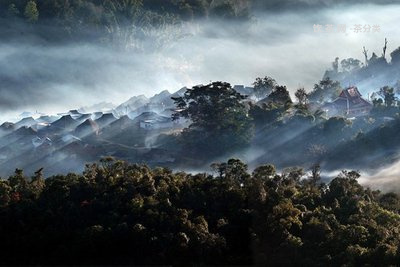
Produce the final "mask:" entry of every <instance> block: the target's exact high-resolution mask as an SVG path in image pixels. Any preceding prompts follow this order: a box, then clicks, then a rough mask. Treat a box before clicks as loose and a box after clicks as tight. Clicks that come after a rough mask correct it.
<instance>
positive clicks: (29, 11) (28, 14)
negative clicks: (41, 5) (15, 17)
mask: <svg viewBox="0 0 400 267" xmlns="http://www.w3.org/2000/svg"><path fill="white" fill-rule="evenodd" d="M24 15H25V18H26V19H27V20H28V21H29V22H32V23H35V22H37V21H38V19H39V10H38V8H37V5H36V2H35V1H32V0H31V1H28V3H27V4H26V6H25V12H24Z"/></svg>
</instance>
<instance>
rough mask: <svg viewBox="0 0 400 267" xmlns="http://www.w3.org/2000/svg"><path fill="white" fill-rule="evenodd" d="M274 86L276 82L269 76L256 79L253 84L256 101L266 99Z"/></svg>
mask: <svg viewBox="0 0 400 267" xmlns="http://www.w3.org/2000/svg"><path fill="white" fill-rule="evenodd" d="M276 85H277V84H276V81H275V80H274V79H273V78H271V77H269V76H265V77H264V78H260V77H258V78H256V80H255V82H254V83H253V86H254V95H255V97H257V99H262V98H264V97H266V96H267V95H269V94H270V93H271V92H272V90H273V89H274V87H275V86H276Z"/></svg>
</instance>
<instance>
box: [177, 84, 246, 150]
mask: <svg viewBox="0 0 400 267" xmlns="http://www.w3.org/2000/svg"><path fill="white" fill-rule="evenodd" d="M172 99H173V100H174V101H175V104H176V107H177V108H178V110H179V111H178V112H176V113H175V114H173V119H178V118H180V117H184V118H187V119H190V120H191V122H192V123H191V124H190V126H189V127H188V128H186V129H184V131H183V133H182V138H183V141H184V143H185V144H186V149H187V150H188V149H190V152H191V153H193V154H195V155H196V154H197V155H199V156H200V155H203V156H205V155H209V156H210V155H213V156H216V155H220V154H222V153H226V152H227V151H232V150H234V149H237V148H239V147H243V146H246V145H247V144H248V143H249V142H250V139H251V137H252V134H253V131H252V128H253V127H252V122H251V119H250V117H249V116H248V111H247V109H246V107H245V105H244V104H243V101H244V100H245V99H246V97H245V96H243V95H241V94H240V93H238V92H236V91H235V90H234V89H233V88H232V87H231V85H230V84H229V83H225V82H213V83H210V84H208V85H201V86H195V87H193V88H192V89H188V90H187V91H186V92H185V94H184V96H183V97H173V98H172Z"/></svg>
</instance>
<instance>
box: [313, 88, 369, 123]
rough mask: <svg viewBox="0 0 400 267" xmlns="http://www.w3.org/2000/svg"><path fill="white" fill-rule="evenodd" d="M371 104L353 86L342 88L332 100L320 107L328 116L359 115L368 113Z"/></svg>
mask: <svg viewBox="0 0 400 267" xmlns="http://www.w3.org/2000/svg"><path fill="white" fill-rule="evenodd" d="M372 107H373V105H372V104H371V103H370V102H368V101H367V100H365V99H364V98H362V96H361V93H360V92H359V91H358V88H357V87H355V86H352V87H349V88H347V89H344V90H343V91H342V92H341V93H340V95H339V97H338V98H336V99H335V100H334V101H332V102H329V103H325V104H324V105H323V106H322V107H321V108H322V110H324V111H325V112H326V113H327V115H328V116H330V117H331V116H340V115H342V116H346V117H359V116H364V115H368V114H369V112H370V111H371V109H372Z"/></svg>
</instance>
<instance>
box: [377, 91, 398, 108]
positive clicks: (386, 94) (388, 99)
mask: <svg viewBox="0 0 400 267" xmlns="http://www.w3.org/2000/svg"><path fill="white" fill-rule="evenodd" d="M378 95H379V96H381V97H382V98H383V101H384V103H385V106H387V107H391V106H393V105H394V104H395V101H396V96H395V92H394V88H393V87H390V86H384V87H382V88H381V89H380V90H379V92H378Z"/></svg>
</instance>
